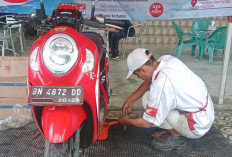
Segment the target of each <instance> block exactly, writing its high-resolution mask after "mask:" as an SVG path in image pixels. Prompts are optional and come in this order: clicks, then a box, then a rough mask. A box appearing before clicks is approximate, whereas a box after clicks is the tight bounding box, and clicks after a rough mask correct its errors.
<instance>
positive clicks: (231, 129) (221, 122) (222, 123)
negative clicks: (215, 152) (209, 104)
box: [214, 111, 232, 144]
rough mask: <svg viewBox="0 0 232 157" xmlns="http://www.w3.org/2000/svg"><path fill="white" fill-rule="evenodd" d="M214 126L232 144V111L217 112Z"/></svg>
mask: <svg viewBox="0 0 232 157" xmlns="http://www.w3.org/2000/svg"><path fill="white" fill-rule="evenodd" d="M215 115H216V116H215V121H214V125H215V126H216V127H217V129H218V130H219V131H220V132H221V133H222V134H223V135H224V136H225V138H226V139H227V140H228V141H229V142H230V143H231V144H232V111H216V113H215Z"/></svg>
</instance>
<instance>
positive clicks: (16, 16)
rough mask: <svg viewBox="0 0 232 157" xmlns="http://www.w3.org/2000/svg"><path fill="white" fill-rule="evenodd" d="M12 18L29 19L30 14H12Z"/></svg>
mask: <svg viewBox="0 0 232 157" xmlns="http://www.w3.org/2000/svg"><path fill="white" fill-rule="evenodd" d="M14 19H16V20H29V19H31V15H30V14H17V15H14Z"/></svg>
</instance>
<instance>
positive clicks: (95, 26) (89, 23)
mask: <svg viewBox="0 0 232 157" xmlns="http://www.w3.org/2000/svg"><path fill="white" fill-rule="evenodd" d="M84 24H85V25H87V26H90V27H94V28H105V27H106V26H105V25H104V24H99V23H96V22H94V21H84Z"/></svg>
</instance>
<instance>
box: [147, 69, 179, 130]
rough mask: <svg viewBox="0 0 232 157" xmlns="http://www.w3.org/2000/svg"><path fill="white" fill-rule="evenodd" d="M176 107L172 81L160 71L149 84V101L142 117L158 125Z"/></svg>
mask: <svg viewBox="0 0 232 157" xmlns="http://www.w3.org/2000/svg"><path fill="white" fill-rule="evenodd" d="M175 107H176V101H175V93H174V89H173V86H172V82H171V81H170V79H169V78H168V77H167V75H166V74H165V73H164V72H160V73H159V75H158V77H157V78H156V79H155V80H153V82H152V84H151V86H150V94H149V102H148V104H147V107H146V110H145V112H144V114H143V118H144V119H145V120H147V121H148V122H150V123H153V124H154V125H156V126H160V125H161V124H162V123H163V121H164V120H165V119H166V117H167V116H168V114H169V112H170V111H171V110H173V109H174V108H175Z"/></svg>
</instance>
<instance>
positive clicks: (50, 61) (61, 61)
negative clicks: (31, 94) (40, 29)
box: [42, 33, 78, 75]
mask: <svg viewBox="0 0 232 157" xmlns="http://www.w3.org/2000/svg"><path fill="white" fill-rule="evenodd" d="M42 56H43V61H44V64H45V66H46V67H47V69H48V70H49V71H50V72H51V73H53V74H55V75H63V74H65V73H67V72H68V71H69V70H70V69H71V68H72V67H73V66H74V64H75V63H76V61H77V57H78V49H77V46H76V43H75V41H74V40H73V39H72V37H70V36H69V35H67V34H61V33H60V34H55V35H53V36H51V37H49V38H48V39H47V41H46V42H45V44H44V48H43V52H42Z"/></svg>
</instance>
